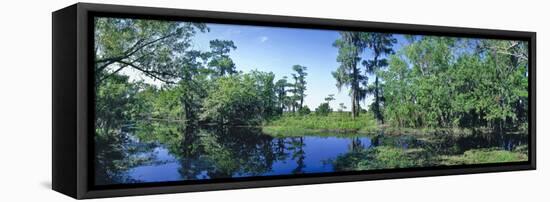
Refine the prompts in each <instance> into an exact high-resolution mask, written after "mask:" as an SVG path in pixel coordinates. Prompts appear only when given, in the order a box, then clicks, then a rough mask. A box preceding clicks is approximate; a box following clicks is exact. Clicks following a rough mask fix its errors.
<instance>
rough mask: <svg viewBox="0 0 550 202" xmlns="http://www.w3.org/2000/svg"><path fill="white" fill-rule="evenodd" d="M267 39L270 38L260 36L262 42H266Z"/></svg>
mask: <svg viewBox="0 0 550 202" xmlns="http://www.w3.org/2000/svg"><path fill="white" fill-rule="evenodd" d="M267 40H269V38H268V37H267V36H261V37H260V42H261V43H263V42H266V41H267Z"/></svg>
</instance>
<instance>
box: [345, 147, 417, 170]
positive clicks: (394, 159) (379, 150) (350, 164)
mask: <svg viewBox="0 0 550 202" xmlns="http://www.w3.org/2000/svg"><path fill="white" fill-rule="evenodd" d="M413 155H414V153H413V152H411V151H407V150H405V149H402V148H396V147H390V146H379V147H374V148H370V149H365V150H360V151H357V152H350V153H347V154H345V155H342V156H339V157H338V158H336V160H335V161H334V167H335V169H336V170H339V171H356V170H378V169H393V168H410V167H417V166H422V165H423V164H424V163H423V161H422V159H419V158H412V156H413Z"/></svg>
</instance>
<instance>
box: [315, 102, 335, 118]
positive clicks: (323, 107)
mask: <svg viewBox="0 0 550 202" xmlns="http://www.w3.org/2000/svg"><path fill="white" fill-rule="evenodd" d="M331 112H332V108H330V105H329V104H328V102H323V103H321V104H320V105H319V106H318V107H317V108H315V114H317V115H319V116H327V115H328V114H330V113H331Z"/></svg>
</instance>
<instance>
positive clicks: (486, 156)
mask: <svg viewBox="0 0 550 202" xmlns="http://www.w3.org/2000/svg"><path fill="white" fill-rule="evenodd" d="M441 158H442V163H443V164H447V165H460V164H482V163H504V162H518V161H526V160H527V159H528V158H527V154H525V153H521V152H514V151H506V150H500V149H473V150H468V151H466V152H464V154H463V155H458V156H443V157H441Z"/></svg>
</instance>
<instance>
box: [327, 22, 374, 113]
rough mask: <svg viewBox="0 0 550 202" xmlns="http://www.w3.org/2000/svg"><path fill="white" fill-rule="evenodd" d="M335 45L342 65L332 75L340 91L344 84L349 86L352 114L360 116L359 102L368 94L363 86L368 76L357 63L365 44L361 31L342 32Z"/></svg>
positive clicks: (337, 59) (338, 60)
mask: <svg viewBox="0 0 550 202" xmlns="http://www.w3.org/2000/svg"><path fill="white" fill-rule="evenodd" d="M333 46H334V47H336V48H338V56H337V58H336V61H337V62H339V63H340V66H339V67H338V68H337V69H336V71H334V72H332V76H333V77H334V78H335V79H336V87H337V88H338V91H340V90H341V89H342V87H344V86H346V87H349V89H350V92H349V95H350V97H351V112H352V113H351V116H352V118H355V117H357V116H359V108H360V104H359V102H360V101H361V100H363V99H365V96H366V91H365V89H364V88H363V87H362V86H365V85H366V82H367V77H365V76H364V75H363V74H362V73H361V70H360V69H359V68H358V67H357V63H358V62H359V61H360V60H361V58H360V57H359V55H360V54H361V53H362V51H363V49H364V47H365V45H364V43H363V42H362V40H361V34H360V33H359V32H340V38H339V39H337V40H336V41H335V42H334V44H333Z"/></svg>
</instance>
